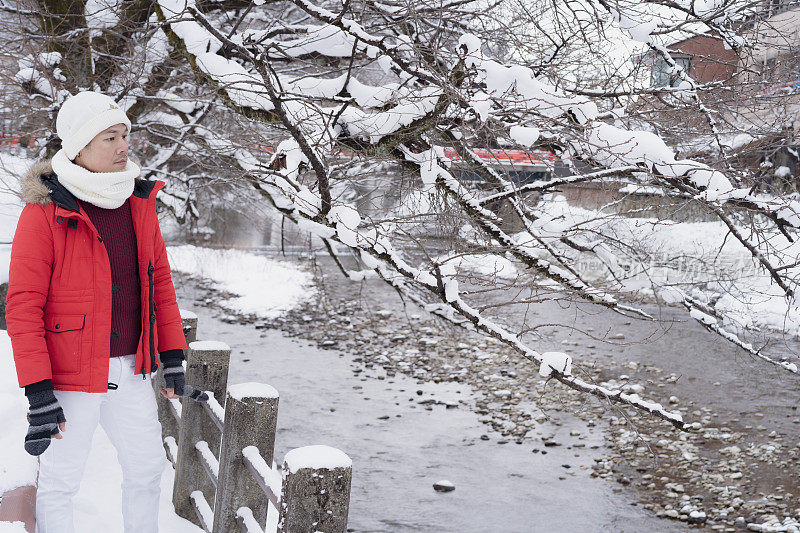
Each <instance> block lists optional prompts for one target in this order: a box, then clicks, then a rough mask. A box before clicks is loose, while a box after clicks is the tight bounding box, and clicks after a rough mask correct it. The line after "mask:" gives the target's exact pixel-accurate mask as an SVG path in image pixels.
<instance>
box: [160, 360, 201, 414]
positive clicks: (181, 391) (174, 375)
mask: <svg viewBox="0 0 800 533" xmlns="http://www.w3.org/2000/svg"><path fill="white" fill-rule="evenodd" d="M174 352H178V353H179V354H180V355H178V356H177V357H176V356H174V355H173V353H174ZM161 362H162V363H163V365H164V370H163V373H164V382H165V383H166V388H168V389H172V390H173V391H174V392H175V394H177V395H178V396H188V397H189V398H191V399H192V400H194V401H196V402H207V401H208V394H206V393H205V392H203V391H201V390H197V389H195V388H194V387H192V386H191V385H187V384H186V375H185V374H184V372H183V351H182V350H169V351H167V352H164V353H163V354H161Z"/></svg>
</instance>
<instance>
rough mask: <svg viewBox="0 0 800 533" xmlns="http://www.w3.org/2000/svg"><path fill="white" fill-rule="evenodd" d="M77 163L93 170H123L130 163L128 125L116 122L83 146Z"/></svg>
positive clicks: (76, 159) (76, 160)
mask: <svg viewBox="0 0 800 533" xmlns="http://www.w3.org/2000/svg"><path fill="white" fill-rule="evenodd" d="M75 164H76V165H80V166H82V167H83V168H85V169H87V170H90V171H92V172H121V171H123V170H125V166H126V165H127V164H128V127H127V126H126V125H125V124H115V125H114V126H111V127H110V128H108V129H106V130H104V131H102V132H100V133H99V134H97V135H96V136H95V137H94V139H92V140H91V141H90V142H89V144H87V145H86V146H84V147H83V148H81V150H80V152H79V155H78V156H77V157H76V158H75Z"/></svg>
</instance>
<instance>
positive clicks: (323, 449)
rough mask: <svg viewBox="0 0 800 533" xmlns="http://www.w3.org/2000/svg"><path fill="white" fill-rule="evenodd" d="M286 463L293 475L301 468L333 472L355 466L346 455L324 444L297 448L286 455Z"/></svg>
mask: <svg viewBox="0 0 800 533" xmlns="http://www.w3.org/2000/svg"><path fill="white" fill-rule="evenodd" d="M284 462H285V464H286V468H287V469H288V470H289V471H290V472H291V473H293V474H294V473H295V472H297V471H298V470H300V469H301V468H313V469H318V468H324V469H326V470H333V469H334V468H349V467H352V466H353V461H352V460H351V459H350V457H348V456H347V454H346V453H344V452H343V451H341V450H337V449H336V448H331V447H330V446H325V445H323V444H317V445H314V446H303V447H301V448H295V449H294V450H291V451H290V452H289V453H287V454H286V457H285V458H284Z"/></svg>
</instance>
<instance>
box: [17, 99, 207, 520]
mask: <svg viewBox="0 0 800 533" xmlns="http://www.w3.org/2000/svg"><path fill="white" fill-rule="evenodd" d="M130 127H131V123H130V121H129V120H128V117H127V116H126V115H125V112H124V111H123V110H122V109H120V107H119V106H118V105H117V104H116V103H115V102H114V100H113V99H111V98H109V97H108V96H105V95H103V94H99V93H95V92H90V91H87V92H82V93H79V94H77V95H75V96H72V97H70V98H68V99H67V100H66V101H65V102H64V104H63V106H62V107H61V109H60V111H59V113H58V117H57V119H56V131H57V133H58V136H59V137H60V138H61V143H62V149H61V150H59V151H58V152H57V153H56V154H55V156H53V159H52V160H51V161H48V162H43V163H38V164H36V165H34V167H33V168H32V169H31V170H30V171H29V172H28V174H27V175H26V177H25V178H24V179H23V183H22V189H23V190H22V198H23V201H24V202H25V203H26V205H25V208H24V209H23V211H22V214H21V215H20V218H19V222H18V224H17V230H16V233H15V235H14V241H13V245H12V250H11V265H10V270H9V283H8V295H7V305H6V318H7V325H8V334H9V336H10V338H11V344H12V349H13V352H14V362H15V365H16V369H17V376H18V379H19V384H20V386H21V387H24V388H25V394H26V396H27V397H28V400H29V403H30V411H29V421H30V427H29V430H28V433H27V435H26V437H25V443H24V445H25V449H26V450H27V451H28V452H29V453H31V454H32V455H40V468H39V481H38V491H37V498H36V520H37V531H38V532H39V533H53V532H57V533H60V532H65V533H71V532H73V531H74V525H73V518H72V498H73V496H74V495H75V493H76V492H77V490H78V487H79V485H80V480H81V477H82V476H83V470H84V467H85V464H86V459H87V457H88V454H89V450H90V449H91V443H92V435H93V434H94V431H95V429H96V428H97V425H98V423H99V424H100V425H101V426H103V429H104V430H105V432H106V433H107V434H108V437H109V439H110V441H111V442H112V444H113V445H114V447H115V448H116V450H117V456H118V459H119V462H120V465H121V466H122V473H123V482H122V492H123V508H122V512H123V517H124V523H125V531H126V532H130V533H133V532H135V533H149V532H156V531H158V502H159V495H160V478H161V473H162V470H163V468H164V465H165V454H164V449H163V446H162V443H161V426H160V424H159V422H158V416H157V408H156V402H155V397H154V395H153V390H152V387H151V385H150V380H149V379H147V378H148V376H152V373H153V372H154V371H155V370H156V369H157V368H158V365H159V364H161V365H162V366H163V367H164V378H165V381H166V389H161V393H162V394H163V395H164V396H166V397H168V398H177V397H178V396H183V395H188V396H190V397H191V398H192V399H194V400H197V401H205V400H207V399H208V396H207V395H206V394H205V393H202V392H200V391H197V390H195V389H193V388H191V387H190V386H188V385H186V384H185V380H184V373H183V364H182V362H183V352H184V350H185V349H186V341H185V338H184V335H183V330H182V327H181V318H180V313H179V310H178V304H177V300H176V297H175V289H174V287H173V284H172V279H171V275H170V268H169V263H168V261H167V255H166V251H165V245H164V239H163V238H162V236H161V230H160V228H159V225H158V218H157V216H156V198H155V197H156V193H157V192H158V191H159V190H160V189H161V188H162V187H163V185H164V184H163V182H160V181H145V180H142V179H140V178H139V174H140V172H139V167H138V166H136V164H135V163H133V162H132V161H130V160H129V159H128V142H127V135H128V131H129V130H130ZM51 438H52V439H55V440H51Z"/></svg>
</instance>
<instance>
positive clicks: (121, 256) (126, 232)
mask: <svg viewBox="0 0 800 533" xmlns="http://www.w3.org/2000/svg"><path fill="white" fill-rule="evenodd" d="M80 204H81V209H83V210H84V211H85V212H86V214H87V215H88V216H89V219H90V220H91V221H92V224H94V227H95V228H97V232H98V233H99V234H100V238H101V239H103V244H104V245H105V247H106V252H108V260H109V262H110V263H111V353H110V355H111V357H114V356H118V355H128V354H132V353H136V349H137V348H138V347H139V336H140V335H141V332H142V329H141V328H142V325H141V324H140V322H139V321H140V320H141V300H140V298H141V294H140V286H139V256H138V252H137V251H136V233H135V232H134V230H133V217H132V216H131V203H130V200H125V203H124V204H122V205H121V206H120V207H118V208H116V209H103V208H101V207H97V206H96V205H92V204H90V203H88V202H84V201H80Z"/></svg>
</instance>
